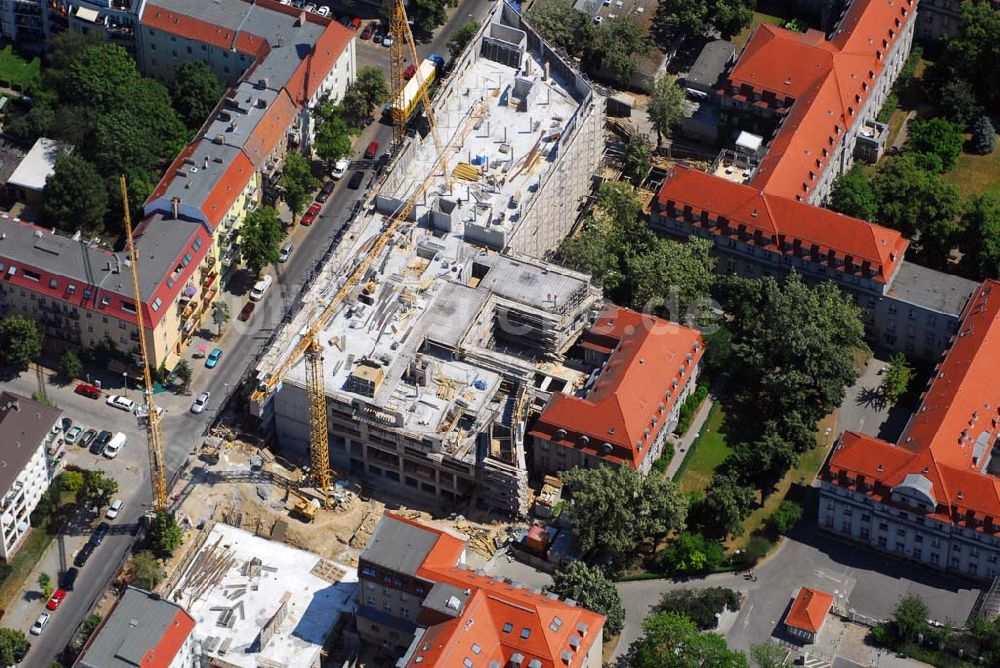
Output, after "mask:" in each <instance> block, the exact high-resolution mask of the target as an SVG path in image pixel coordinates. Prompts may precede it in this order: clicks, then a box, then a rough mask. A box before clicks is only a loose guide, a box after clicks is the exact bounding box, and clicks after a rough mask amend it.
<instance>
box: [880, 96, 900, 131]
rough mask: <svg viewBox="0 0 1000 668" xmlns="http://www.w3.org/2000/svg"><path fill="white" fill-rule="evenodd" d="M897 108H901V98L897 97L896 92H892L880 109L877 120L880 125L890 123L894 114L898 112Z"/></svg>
mask: <svg viewBox="0 0 1000 668" xmlns="http://www.w3.org/2000/svg"><path fill="white" fill-rule="evenodd" d="M897 106H899V96H898V95H896V92H895V91H892V92H890V93H889V94H888V95H886V96H885V102H884V103H882V108H881V109H879V112H878V116H877V117H876V118H875V120H877V121H878V122H879V123H888V122H889V117H890V116H892V112H894V111H896V107H897Z"/></svg>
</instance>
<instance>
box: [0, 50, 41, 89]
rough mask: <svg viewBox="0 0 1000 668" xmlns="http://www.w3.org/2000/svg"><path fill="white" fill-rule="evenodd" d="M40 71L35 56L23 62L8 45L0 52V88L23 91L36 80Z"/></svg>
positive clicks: (39, 62) (39, 65)
mask: <svg viewBox="0 0 1000 668" xmlns="http://www.w3.org/2000/svg"><path fill="white" fill-rule="evenodd" d="M40 71H41V61H40V60H39V59H38V57H37V56H36V57H34V58H32V59H31V60H30V61H29V60H25V59H24V58H22V57H21V56H19V55H17V54H16V53H14V50H13V48H12V47H11V46H10V45H8V46H6V47H5V48H4V49H3V50H0V86H5V87H8V88H13V89H15V90H20V91H24V90H25V89H27V88H29V87H30V86H31V85H32V84H34V82H35V81H36V80H37V79H38V75H39V72H40Z"/></svg>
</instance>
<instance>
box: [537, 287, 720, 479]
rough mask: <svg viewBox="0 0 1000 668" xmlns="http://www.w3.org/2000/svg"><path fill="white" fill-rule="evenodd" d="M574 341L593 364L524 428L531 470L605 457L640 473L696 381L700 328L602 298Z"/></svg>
mask: <svg viewBox="0 0 1000 668" xmlns="http://www.w3.org/2000/svg"><path fill="white" fill-rule="evenodd" d="M578 346H579V348H581V349H582V351H583V355H584V362H585V364H586V366H587V367H589V368H592V369H593V371H592V372H591V373H590V375H589V376H588V378H587V382H586V384H585V385H584V387H583V388H582V389H581V390H580V391H578V392H576V393H575V394H566V393H563V392H553V393H552V396H551V398H550V399H549V401H548V403H547V404H546V406H545V408H544V409H543V410H542V412H541V415H539V417H538V419H537V420H536V421H535V423H534V426H533V427H532V428H531V431H529V432H528V434H529V436H531V437H532V438H533V439H534V442H533V445H534V447H533V450H532V453H533V461H534V472H535V473H536V474H547V473H558V472H559V471H565V470H568V469H571V468H573V467H577V466H579V467H583V468H593V467H595V466H598V465H599V464H601V463H604V462H607V463H613V464H624V465H626V466H630V467H632V468H634V469H637V470H639V471H641V472H642V473H648V472H649V470H650V467H651V466H652V465H653V462H655V461H656V460H657V459H659V457H660V455H661V454H662V453H663V443H664V441H665V440H666V437H667V435H668V434H670V433H671V432H672V431H673V429H674V427H676V426H677V419H678V417H679V414H680V407H681V406H682V405H683V404H684V400H685V399H687V397H688V395H690V394H691V392H693V391H694V388H695V386H696V384H697V381H698V372H699V369H700V362H701V358H702V355H704V353H705V342H704V340H703V339H702V338H701V334H699V332H698V331H697V330H695V329H691V328H689V327H684V326H683V325H678V324H676V323H672V322H667V321H665V320H661V319H659V318H655V317H653V316H650V315H646V314H643V313H636V312H635V311H630V310H628V309H624V308H621V307H619V306H611V305H608V306H605V307H604V310H603V311H602V312H601V314H600V315H599V316H598V317H597V320H596V321H595V322H594V324H593V325H592V326H591V327H590V329H588V330H587V331H586V332H584V334H583V336H581V337H580V341H579V343H578Z"/></svg>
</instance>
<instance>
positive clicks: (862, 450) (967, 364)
mask: <svg viewBox="0 0 1000 668" xmlns="http://www.w3.org/2000/svg"><path fill="white" fill-rule="evenodd" d="M998 366H1000V283H998V282H997V281H986V282H985V283H983V285H982V286H980V287H979V289H978V290H977V291H976V292H975V293H973V295H972V297H971V298H970V299H969V302H968V304H967V305H966V307H965V311H964V313H963V315H962V320H961V325H960V327H959V330H958V334H957V336H955V337H954V339H953V343H952V345H951V348H950V349H949V351H948V352H947V354H946V356H945V357H944V359H943V360H942V362H941V363H940V364H939V365H938V368H937V371H936V375H935V377H934V379H933V380H932V382H931V384H930V387H929V388H928V390H927V391H926V392H925V393H924V395H923V398H922V400H921V403H920V407H919V408H918V409H917V411H916V413H914V415H913V416H912V417H911V418H910V422H909V424H908V425H907V427H906V430H905V431H904V432H903V434H902V436H900V439H899V442H898V443H897V444H896V445H892V444H890V443H887V442H885V441H882V440H879V439H875V438H872V437H869V436H865V435H863V434H855V433H852V432H848V433H845V434H844V435H843V436H842V437H841V440H840V443H839V444H838V447H837V449H836V451H835V452H834V454H833V456H832V457H831V459H830V464H829V466H828V468H827V469H826V470H825V471H824V473H823V476H824V478H825V479H826V480H827V481H829V482H830V483H832V484H834V485H838V486H843V487H848V488H851V489H854V490H855V491H857V492H859V493H864V494H867V495H869V496H872V497H875V498H878V499H880V500H882V501H885V502H887V501H889V497H890V495H891V491H892V488H893V487H895V486H897V485H899V484H901V483H902V482H903V480H904V479H905V478H906V476H907V475H909V474H915V475H920V476H923V477H925V478H927V480H929V481H930V482H931V484H932V492H933V494H934V497H935V500H936V501H937V508H936V509H935V510H934V511H933V512H932V513H931V514H932V516H934V517H935V518H937V519H940V520H941V521H944V522H952V523H963V522H967V521H968V519H969V518H968V513H969V512H970V511H971V512H972V513H973V515H974V518H975V519H976V520H978V521H973V522H972V523H970V526H973V527H975V528H977V529H978V530H980V531H987V532H990V533H994V534H998V535H1000V480H997V479H996V478H994V477H992V476H989V475H986V474H983V473H982V472H981V471H982V470H983V468H984V466H985V465H986V462H987V461H988V458H989V456H990V450H991V448H992V445H993V442H994V441H995V440H996V438H997V436H998V434H1000V429H998V427H1000V385H998V384H997V382H996V369H997V367H998ZM977 441H978V442H979V443H980V445H979V447H977ZM987 518H989V521H988V522H987V521H986V520H987Z"/></svg>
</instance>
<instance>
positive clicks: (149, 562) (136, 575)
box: [132, 550, 163, 591]
mask: <svg viewBox="0 0 1000 668" xmlns="http://www.w3.org/2000/svg"><path fill="white" fill-rule="evenodd" d="M161 580H163V569H162V568H160V562H159V561H157V560H156V557H155V556H154V555H153V553H152V552H150V551H149V550H143V551H142V552H139V553H138V554H136V555H135V556H134V557H132V583H133V584H135V585H137V586H138V587H140V588H142V589H146V590H147V591H151V590H153V589H155V588H156V585H158V584H160V581H161Z"/></svg>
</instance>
